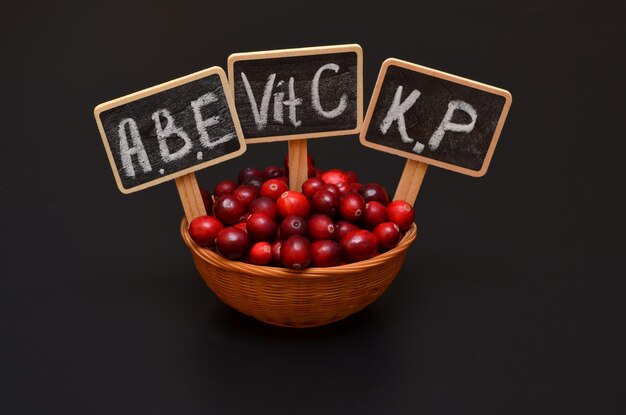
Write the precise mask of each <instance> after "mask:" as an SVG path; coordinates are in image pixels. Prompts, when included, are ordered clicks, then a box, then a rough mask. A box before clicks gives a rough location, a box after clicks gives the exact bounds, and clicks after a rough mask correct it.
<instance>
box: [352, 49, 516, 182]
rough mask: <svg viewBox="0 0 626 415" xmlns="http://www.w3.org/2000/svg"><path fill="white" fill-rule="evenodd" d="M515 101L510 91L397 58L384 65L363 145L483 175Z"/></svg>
mask: <svg viewBox="0 0 626 415" xmlns="http://www.w3.org/2000/svg"><path fill="white" fill-rule="evenodd" d="M510 105H511V94H509V92H507V91H505V90H503V89H500V88H496V87H492V86H489V85H485V84H481V83H479V82H475V81H470V80H468V79H465V78H461V77H458V76H455V75H451V74H447V73H445V72H440V71H436V70H434V69H430V68H426V67H423V66H419V65H415V64H412V63H409V62H405V61H401V60H398V59H388V60H386V61H385V62H384V63H383V65H382V68H381V71H380V74H379V76H378V80H377V82H376V87H375V89H374V94H373V95H372V100H371V102H370V106H369V108H368V111H367V114H366V117H365V121H364V126H363V130H362V132H361V143H362V144H363V145H366V146H368V147H373V148H376V149H378V150H382V151H386V152H390V153H394V154H398V155H401V156H403V157H405V158H409V159H413V160H417V161H421V162H424V163H427V164H432V165H436V166H438V167H443V168H446V169H449V170H453V171H457V172H459V173H464V174H468V175H470V176H475V177H479V176H482V175H484V174H485V173H486V171H487V168H488V166H489V162H490V161H491V157H492V155H493V151H494V149H495V146H496V143H497V140H498V137H499V135H500V132H501V131H502V126H503V124H504V121H505V119H506V115H507V113H508V110H509V107H510Z"/></svg>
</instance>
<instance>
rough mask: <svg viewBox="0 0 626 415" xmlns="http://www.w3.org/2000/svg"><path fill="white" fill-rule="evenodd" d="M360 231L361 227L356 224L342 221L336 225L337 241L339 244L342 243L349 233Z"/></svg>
mask: <svg viewBox="0 0 626 415" xmlns="http://www.w3.org/2000/svg"><path fill="white" fill-rule="evenodd" d="M358 229H359V227H358V226H356V225H355V224H354V223H352V222H348V221H345V220H340V221H339V222H337V223H335V239H336V240H337V241H338V242H341V240H342V239H343V238H344V237H345V236H346V235H347V234H348V232H350V231H356V230H358Z"/></svg>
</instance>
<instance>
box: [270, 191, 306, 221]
mask: <svg viewBox="0 0 626 415" xmlns="http://www.w3.org/2000/svg"><path fill="white" fill-rule="evenodd" d="M276 207H277V208H278V214H279V215H280V216H282V217H283V218H286V217H287V216H290V215H297V216H302V217H303V218H306V217H308V216H309V213H310V212H311V205H310V204H309V199H307V198H306V196H305V195H303V194H302V193H300V192H296V191H294V190H287V191H286V192H284V193H283V194H282V195H280V197H279V198H278V200H277V201H276Z"/></svg>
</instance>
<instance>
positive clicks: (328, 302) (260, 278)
mask: <svg viewBox="0 0 626 415" xmlns="http://www.w3.org/2000/svg"><path fill="white" fill-rule="evenodd" d="M187 228H188V226H187V221H186V220H185V219H184V218H183V221H182V223H181V224H180V233H181V235H182V237H183V240H184V241H185V244H187V246H188V247H189V249H190V250H191V253H192V255H193V260H194V262H195V264H196V268H197V269H198V272H199V273H200V275H201V276H202V278H203V279H204V281H205V282H206V283H207V285H208V286H209V287H210V288H211V290H213V292H214V293H215V294H216V295H217V296H218V298H219V299H220V300H222V301H223V302H224V303H226V304H228V305H229V306H231V307H233V308H235V309H237V310H239V311H240V312H242V313H244V314H247V315H249V316H252V317H254V318H256V319H258V320H261V321H263V322H265V323H268V324H273V325H276V326H284V327H298V328H304V327H315V326H322V325H324V324H328V323H332V322H334V321H338V320H341V319H343V318H346V317H348V316H349V315H351V314H353V313H356V312H357V311H360V310H362V309H363V308H364V307H366V306H368V305H369V304H371V303H372V302H374V301H375V300H376V299H378V297H380V296H381V295H382V294H383V293H384V292H385V290H386V289H387V287H388V286H389V284H391V282H392V281H393V279H394V278H395V276H396V274H398V272H399V271H400V268H401V267H402V264H403V262H404V257H405V256H406V252H407V250H408V248H409V246H411V244H412V243H413V241H414V240H415V236H416V234H417V229H416V226H415V224H413V225H412V226H411V229H409V230H408V231H407V233H406V234H405V235H404V237H403V238H402V240H401V241H400V243H399V244H398V246H396V247H395V248H394V249H392V250H390V251H388V252H385V253H383V254H381V255H378V256H376V257H374V258H371V259H368V260H366V261H360V262H356V263H353V264H346V265H341V266H337V267H331V268H307V269H304V270H302V271H296V270H291V269H287V268H277V267H269V266H259V265H252V264H247V263H244V262H239V261H230V260H227V259H225V258H223V257H221V256H220V255H219V254H217V253H216V252H213V251H211V250H208V249H204V248H201V247H200V246H198V245H197V244H196V243H195V242H194V241H193V240H192V239H191V237H190V236H189V232H188V231H187Z"/></svg>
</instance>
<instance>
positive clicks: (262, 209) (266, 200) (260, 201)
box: [248, 196, 277, 219]
mask: <svg viewBox="0 0 626 415" xmlns="http://www.w3.org/2000/svg"><path fill="white" fill-rule="evenodd" d="M248 212H250V213H265V214H266V215H268V216H269V217H270V218H272V219H276V213H277V212H276V202H274V199H272V198H270V197H267V196H261V197H259V198H257V199H254V200H253V201H252V203H250V206H248Z"/></svg>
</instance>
